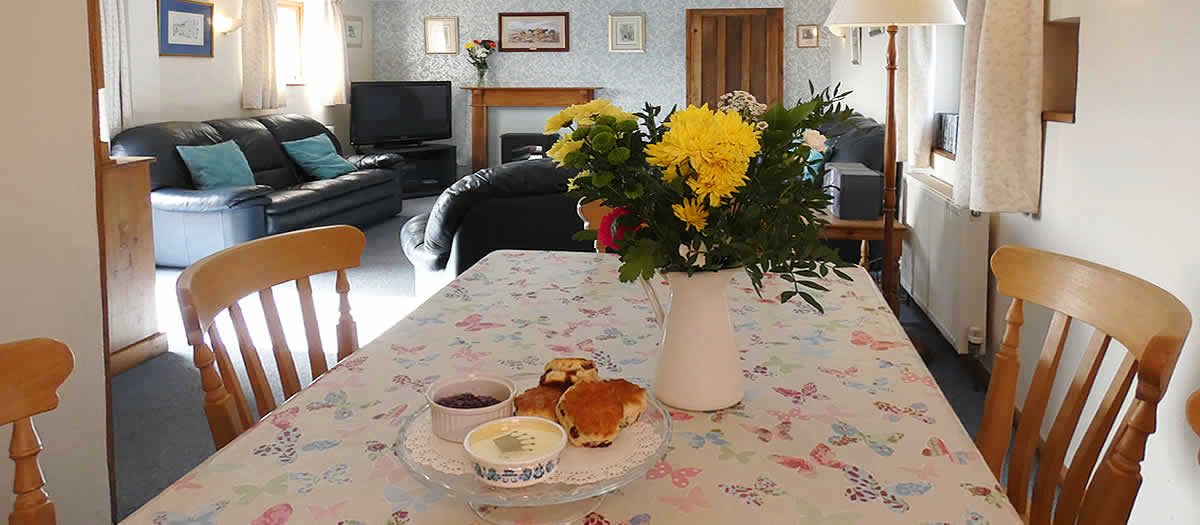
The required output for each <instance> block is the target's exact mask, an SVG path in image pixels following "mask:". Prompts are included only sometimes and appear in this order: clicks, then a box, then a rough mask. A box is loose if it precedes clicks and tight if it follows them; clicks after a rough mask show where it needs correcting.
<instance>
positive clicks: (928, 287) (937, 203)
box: [900, 174, 989, 354]
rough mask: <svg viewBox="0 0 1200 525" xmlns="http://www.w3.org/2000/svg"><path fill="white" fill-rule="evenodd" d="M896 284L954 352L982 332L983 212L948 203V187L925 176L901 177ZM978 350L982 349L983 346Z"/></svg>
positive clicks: (985, 237) (985, 233) (984, 294)
mask: <svg viewBox="0 0 1200 525" xmlns="http://www.w3.org/2000/svg"><path fill="white" fill-rule="evenodd" d="M904 185H905V187H904V191H903V195H904V208H903V217H904V222H905V223H906V224H908V225H909V226H910V227H911V228H912V231H911V232H909V235H908V236H907V237H906V238H905V240H904V251H903V257H902V258H901V264H900V284H901V285H902V286H903V287H904V289H905V290H907V291H908V293H909V295H911V296H912V298H913V300H914V301H916V303H917V304H918V305H920V307H921V309H922V310H924V311H925V313H926V314H928V315H929V318H930V319H931V320H932V321H933V324H934V325H936V326H937V328H938V330H939V331H940V332H941V333H942V335H943V336H945V337H946V339H947V340H948V341H950V344H951V345H953V346H954V349H955V350H957V351H958V353H959V354H966V353H968V344H969V343H979V344H982V343H983V342H984V341H983V338H984V337H985V336H986V331H987V292H988V271H989V270H988V216H987V215H986V214H982V215H980V214H972V213H971V212H970V211H969V210H966V209H963V208H959V207H957V206H955V205H954V203H953V201H951V200H950V198H949V186H948V185H946V184H945V183H942V182H940V181H938V180H936V179H933V178H932V177H931V176H928V175H924V176H923V175H920V174H917V175H908V176H905V177H904ZM981 348H986V346H983V347H981Z"/></svg>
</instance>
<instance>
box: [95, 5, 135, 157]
mask: <svg viewBox="0 0 1200 525" xmlns="http://www.w3.org/2000/svg"><path fill="white" fill-rule="evenodd" d="M128 20H129V17H128V14H127V11H126V7H125V0H101V1H100V51H101V54H102V56H103V60H104V89H101V90H100V94H99V96H100V140H102V141H104V142H108V140H109V139H110V138H111V137H112V136H113V135H116V134H117V133H118V132H120V131H121V130H122V129H124V127H125V122H126V121H128V120H130V119H131V118H132V117H131V114H132V110H133V99H132V96H131V95H132V93H133V88H132V87H131V86H130V83H129V22H128Z"/></svg>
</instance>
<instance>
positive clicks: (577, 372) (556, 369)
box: [538, 357, 600, 388]
mask: <svg viewBox="0 0 1200 525" xmlns="http://www.w3.org/2000/svg"><path fill="white" fill-rule="evenodd" d="M598 379H600V373H599V372H598V371H596V363H594V362H592V360H591V359H583V358H581V357H564V358H558V359H551V360H550V362H549V363H546V368H545V371H544V372H542V379H541V380H540V381H538V384H540V385H543V386H559V387H561V388H567V387H569V386H571V385H575V384H579V383H583V382H585V381H596V380H598Z"/></svg>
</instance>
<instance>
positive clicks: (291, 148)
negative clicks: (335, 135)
mask: <svg viewBox="0 0 1200 525" xmlns="http://www.w3.org/2000/svg"><path fill="white" fill-rule="evenodd" d="M283 149H284V151H286V152H287V154H288V155H289V156H291V157H292V160H295V161H296V164H299V165H300V167H301V168H303V169H304V172H305V173H308V174H309V175H311V176H313V177H316V178H318V179H332V178H334V177H337V176H338V175H345V174H347V173H350V172H352V171H354V170H356V169H358V168H356V167H354V165H353V164H350V163H349V162H348V161H346V159H343V158H342V157H341V155H338V154H337V150H335V149H334V148H333V143H332V142H330V141H329V137H326V136H325V134H324V133H322V134H320V135H317V136H314V137H309V138H306V139H300V140H293V141H291V142H284V143H283Z"/></svg>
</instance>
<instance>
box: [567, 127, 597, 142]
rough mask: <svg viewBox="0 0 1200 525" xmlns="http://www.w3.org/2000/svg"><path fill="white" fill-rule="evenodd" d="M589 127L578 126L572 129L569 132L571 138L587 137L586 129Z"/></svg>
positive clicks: (580, 138)
mask: <svg viewBox="0 0 1200 525" xmlns="http://www.w3.org/2000/svg"><path fill="white" fill-rule="evenodd" d="M591 129H592V128H579V129H577V130H575V131H572V132H571V140H583V139H585V138H587V136H588V131H590V130H591Z"/></svg>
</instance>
